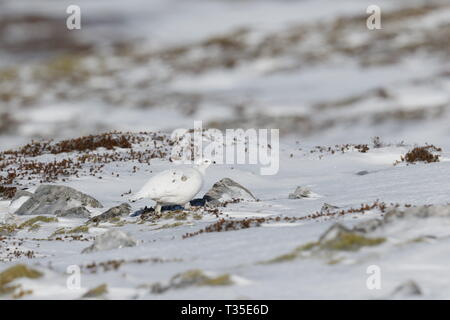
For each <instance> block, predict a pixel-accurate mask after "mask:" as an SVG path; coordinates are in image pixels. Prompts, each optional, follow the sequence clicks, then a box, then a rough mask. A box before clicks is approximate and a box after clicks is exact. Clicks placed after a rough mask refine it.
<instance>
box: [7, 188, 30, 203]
mask: <svg viewBox="0 0 450 320" xmlns="http://www.w3.org/2000/svg"><path fill="white" fill-rule="evenodd" d="M32 196H33V194H32V193H31V192H29V191H26V190H17V191H16V194H15V195H14V197H13V198H12V199H11V201H16V200H17V199H20V198H22V197H30V198H31V197H32Z"/></svg>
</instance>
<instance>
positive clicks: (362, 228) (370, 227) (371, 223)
mask: <svg viewBox="0 0 450 320" xmlns="http://www.w3.org/2000/svg"><path fill="white" fill-rule="evenodd" d="M381 225H383V220H381V219H370V220H366V221H361V222H359V223H357V224H356V225H355V226H354V227H353V230H354V231H357V232H363V233H367V232H372V231H375V230H376V229H378V227H380V226H381Z"/></svg>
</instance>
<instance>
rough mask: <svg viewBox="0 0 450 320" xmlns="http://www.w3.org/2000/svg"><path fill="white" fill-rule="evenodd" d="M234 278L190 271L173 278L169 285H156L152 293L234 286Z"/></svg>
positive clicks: (226, 275)
mask: <svg viewBox="0 0 450 320" xmlns="http://www.w3.org/2000/svg"><path fill="white" fill-rule="evenodd" d="M233 283H234V282H233V279H232V276H231V275H229V274H228V273H225V274H222V275H218V276H211V275H208V274H206V273H204V272H203V271H201V270H198V269H194V270H188V271H185V272H183V273H179V274H176V275H175V276H173V277H172V278H171V279H170V281H169V283H168V284H161V283H155V284H153V285H152V286H151V288H150V291H151V293H154V294H161V293H164V292H166V291H167V290H171V289H183V288H187V287H191V286H228V285H232V284H233Z"/></svg>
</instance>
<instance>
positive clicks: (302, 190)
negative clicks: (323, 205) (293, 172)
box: [289, 187, 313, 199]
mask: <svg viewBox="0 0 450 320" xmlns="http://www.w3.org/2000/svg"><path fill="white" fill-rule="evenodd" d="M312 196H313V192H312V191H311V190H310V189H308V188H306V187H297V188H296V189H295V191H294V192H293V193H290V194H289V199H301V198H311V197H312Z"/></svg>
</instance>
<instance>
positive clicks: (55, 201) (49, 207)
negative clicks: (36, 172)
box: [15, 185, 103, 215]
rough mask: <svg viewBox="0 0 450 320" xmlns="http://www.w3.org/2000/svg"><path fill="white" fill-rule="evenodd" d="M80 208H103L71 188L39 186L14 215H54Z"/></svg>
mask: <svg viewBox="0 0 450 320" xmlns="http://www.w3.org/2000/svg"><path fill="white" fill-rule="evenodd" d="M80 206H90V207H92V208H103V206H102V204H101V203H100V202H99V201H98V200H96V199H94V198H93V197H91V196H89V195H87V194H84V193H82V192H79V191H77V190H75V189H73V188H70V187H66V186H56V185H41V186H39V187H38V188H37V189H36V191H35V192H34V194H33V195H32V196H31V198H30V199H28V200H27V201H26V202H25V203H24V204H23V205H22V206H21V207H20V208H19V209H18V210H17V211H16V212H15V213H16V214H18V215H28V214H33V215H41V214H56V213H57V212H60V213H62V212H64V211H66V210H69V209H72V208H75V207H80Z"/></svg>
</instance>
